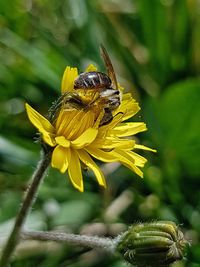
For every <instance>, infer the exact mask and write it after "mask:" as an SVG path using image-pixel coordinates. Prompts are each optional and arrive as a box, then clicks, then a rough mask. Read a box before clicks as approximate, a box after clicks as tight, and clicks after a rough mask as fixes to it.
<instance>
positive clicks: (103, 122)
mask: <svg viewBox="0 0 200 267" xmlns="http://www.w3.org/2000/svg"><path fill="white" fill-rule="evenodd" d="M104 111H105V113H104V116H103V118H102V120H101V122H100V126H102V125H106V124H108V123H109V122H111V121H112V119H113V115H112V112H111V110H110V109H109V108H105V109H104Z"/></svg>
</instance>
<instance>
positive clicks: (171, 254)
mask: <svg viewBox="0 0 200 267" xmlns="http://www.w3.org/2000/svg"><path fill="white" fill-rule="evenodd" d="M186 244H188V242H187V241H186V240H185V239H184V236H183V233H182V232H181V231H180V229H179V228H178V227H177V226H176V224H175V223H173V222H169V221H157V222H152V223H143V224H142V223H140V224H136V225H133V226H131V227H130V228H129V230H128V231H127V232H126V233H125V234H123V235H122V236H121V237H120V239H119V242H118V245H117V247H116V250H117V251H118V252H120V254H121V255H123V258H124V259H125V260H126V261H128V262H129V263H131V264H133V265H136V266H141V267H142V266H144V267H147V266H149V267H150V266H152V267H153V266H154V267H155V266H157V267H158V266H168V265H169V264H170V263H172V262H174V261H177V260H181V259H182V258H183V253H184V248H185V246H186Z"/></svg>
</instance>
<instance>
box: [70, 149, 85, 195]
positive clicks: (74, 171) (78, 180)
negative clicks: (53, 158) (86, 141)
mask: <svg viewBox="0 0 200 267" xmlns="http://www.w3.org/2000/svg"><path fill="white" fill-rule="evenodd" d="M68 173H69V177H70V180H71V182H72V184H73V186H74V187H75V188H77V189H78V190H79V191H80V192H83V190H84V189H83V176H82V172H81V164H80V160H79V157H78V154H77V152H76V150H74V149H71V158H70V163H69V167H68Z"/></svg>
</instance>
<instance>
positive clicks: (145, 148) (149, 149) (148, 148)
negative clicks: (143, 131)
mask: <svg viewBox="0 0 200 267" xmlns="http://www.w3.org/2000/svg"><path fill="white" fill-rule="evenodd" d="M135 148H136V149H143V150H147V151H151V152H157V150H156V149H152V148H150V147H147V146H143V145H139V144H135Z"/></svg>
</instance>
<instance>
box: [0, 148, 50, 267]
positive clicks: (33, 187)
mask: <svg viewBox="0 0 200 267" xmlns="http://www.w3.org/2000/svg"><path fill="white" fill-rule="evenodd" d="M49 163H50V153H44V152H42V155H41V160H40V161H39V162H38V165H37V168H36V170H35V172H34V173H33V175H32V178H31V183H30V185H29V187H28V189H27V191H26V194H25V197H24V200H23V202H22V204H21V207H20V209H19V212H18V215H17V217H16V220H15V224H14V227H13V230H12V232H11V234H10V236H9V238H8V240H7V243H6V245H5V247H4V249H3V252H2V257H1V260H0V267H8V266H9V262H10V258H11V256H12V254H13V252H14V250H15V247H16V245H17V243H18V240H19V238H20V232H21V228H22V226H23V224H24V222H25V219H26V217H27V215H28V212H29V211H30V209H31V207H32V205H33V203H34V200H35V196H36V194H37V191H38V187H39V185H40V183H41V181H42V178H43V176H44V174H45V171H46V169H47V168H48V166H49Z"/></svg>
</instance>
